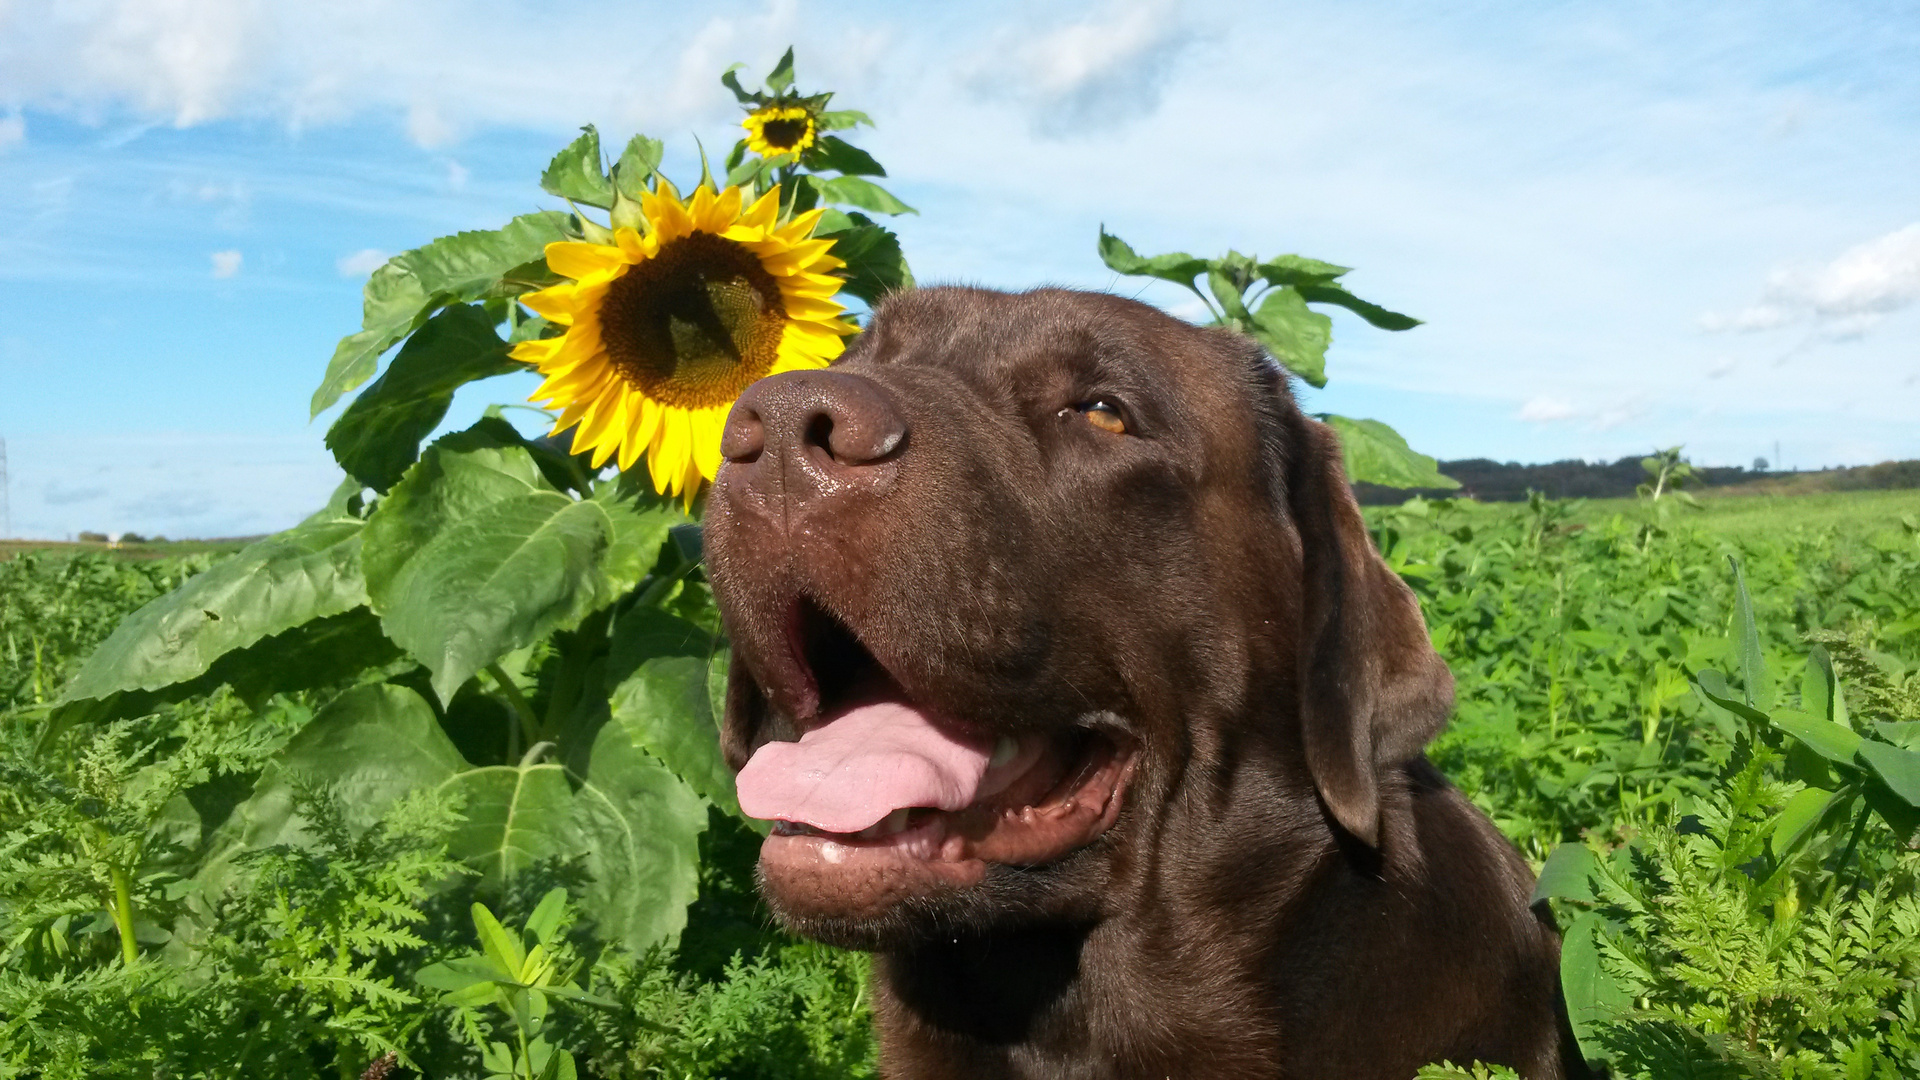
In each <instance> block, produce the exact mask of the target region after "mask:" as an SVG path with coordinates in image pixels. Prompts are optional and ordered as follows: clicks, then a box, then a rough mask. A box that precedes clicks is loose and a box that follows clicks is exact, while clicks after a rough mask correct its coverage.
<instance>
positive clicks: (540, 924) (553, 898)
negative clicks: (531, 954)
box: [527, 886, 567, 945]
mask: <svg viewBox="0 0 1920 1080" xmlns="http://www.w3.org/2000/svg"><path fill="white" fill-rule="evenodd" d="M566 913H567V890H565V889H563V888H560V887H559V886H555V887H554V888H551V889H548V890H547V895H545V896H543V897H541V898H540V903H539V904H537V905H535V907H534V909H533V914H531V915H529V916H527V933H529V934H532V935H533V939H534V940H535V941H538V942H539V943H540V944H542V945H545V944H546V943H547V940H548V939H549V938H551V937H553V932H554V931H555V930H556V929H558V928H559V926H560V919H561V917H562V916H564V915H565V914H566Z"/></svg>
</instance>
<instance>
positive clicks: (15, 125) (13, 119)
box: [0, 112, 27, 153]
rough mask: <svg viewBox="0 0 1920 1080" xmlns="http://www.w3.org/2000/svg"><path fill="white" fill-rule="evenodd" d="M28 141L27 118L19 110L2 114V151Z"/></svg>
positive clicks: (0, 133)
mask: <svg viewBox="0 0 1920 1080" xmlns="http://www.w3.org/2000/svg"><path fill="white" fill-rule="evenodd" d="M26 141H27V118H26V117H24V116H21V115H20V114H19V113H17V112H11V113H8V114H7V115H5V116H0V153H5V152H6V151H7V148H8V147H11V146H18V145H19V144H21V143H23V142H26Z"/></svg>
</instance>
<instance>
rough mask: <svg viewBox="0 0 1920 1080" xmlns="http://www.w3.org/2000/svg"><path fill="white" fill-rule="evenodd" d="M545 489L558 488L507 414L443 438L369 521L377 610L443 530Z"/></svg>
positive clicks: (368, 566) (370, 582) (366, 563)
mask: <svg viewBox="0 0 1920 1080" xmlns="http://www.w3.org/2000/svg"><path fill="white" fill-rule="evenodd" d="M540 490H557V489H556V488H554V487H553V486H552V485H551V484H549V483H548V482H547V481H546V479H545V477H544V476H543V475H542V473H541V470H540V468H539V466H538V465H536V464H535V462H534V459H533V454H532V453H531V451H529V450H528V448H527V447H526V446H525V444H524V443H523V441H522V440H521V438H520V433H519V432H517V431H515V430H514V429H513V425H511V424H509V423H507V422H506V421H505V420H501V419H495V418H487V419H483V420H481V421H480V422H479V423H476V424H474V425H473V426H472V427H470V428H467V429H466V430H465V431H458V432H454V433H453V434H451V435H445V436H442V437H441V438H440V439H438V440H437V441H435V442H434V444H433V445H432V446H429V447H428V448H427V449H426V452H425V453H423V454H421V455H420V460H419V461H418V462H417V463H416V464H415V465H414V467H413V468H412V469H409V470H408V471H407V474H406V475H405V476H404V477H402V478H401V480H400V482H399V483H397V484H395V485H394V486H393V489H392V490H391V491H389V492H387V496H386V498H384V499H382V500H380V502H379V504H378V505H377V506H376V507H375V508H374V512H373V514H372V515H371V516H370V517H368V519H367V531H366V536H365V538H364V540H363V545H362V551H361V565H362V566H363V567H364V568H365V570H366V578H367V595H368V598H369V600H370V602H371V603H372V605H373V609H374V610H375V611H376V612H380V611H384V610H385V608H386V607H387V605H388V603H389V602H390V601H391V599H392V593H391V589H392V585H393V580H394V578H395V576H396V575H397V574H398V573H399V572H400V568H401V567H402V566H403V565H405V564H406V562H407V560H409V559H411V558H413V556H414V555H415V554H417V553H418V552H419V550H420V548H422V547H423V546H425V545H426V543H427V542H428V541H429V540H431V539H433V538H434V537H435V536H437V535H439V533H440V531H441V530H442V529H445V528H446V527H447V526H449V525H450V524H452V523H453V522H454V521H456V520H458V519H459V518H460V517H461V516H463V515H465V514H467V513H470V512H472V511H474V510H477V509H479V508H480V507H483V506H487V505H490V504H492V503H494V502H498V501H499V500H501V499H506V498H511V497H513V496H516V495H523V494H526V493H528V492H533V491H540Z"/></svg>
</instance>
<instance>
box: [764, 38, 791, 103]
mask: <svg viewBox="0 0 1920 1080" xmlns="http://www.w3.org/2000/svg"><path fill="white" fill-rule="evenodd" d="M765 85H766V88H767V89H769V90H771V91H773V92H774V93H776V94H777V93H779V92H780V91H782V90H785V89H786V88H787V87H789V86H792V85H793V46H791V45H789V46H787V52H786V55H784V56H782V57H781V58H780V62H779V63H777V64H775V65H773V70H772V71H769V72H767V81H766V84H765Z"/></svg>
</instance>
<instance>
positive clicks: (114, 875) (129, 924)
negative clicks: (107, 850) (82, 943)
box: [107, 866, 140, 967]
mask: <svg viewBox="0 0 1920 1080" xmlns="http://www.w3.org/2000/svg"><path fill="white" fill-rule="evenodd" d="M107 876H108V877H110V878H111V879H112V880H113V927H114V929H116V930H118V931H119V932H120V959H121V960H123V961H125V962H126V965H127V966H128V967H132V966H133V965H134V962H135V961H137V960H139V959H140V947H139V944H138V943H137V942H136V941H135V940H134V937H133V878H132V875H130V874H128V873H127V868H126V867H124V866H114V867H112V868H110V869H109V870H108V871H107Z"/></svg>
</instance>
